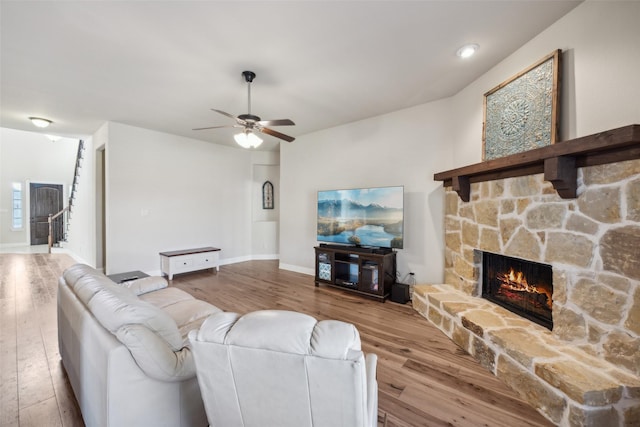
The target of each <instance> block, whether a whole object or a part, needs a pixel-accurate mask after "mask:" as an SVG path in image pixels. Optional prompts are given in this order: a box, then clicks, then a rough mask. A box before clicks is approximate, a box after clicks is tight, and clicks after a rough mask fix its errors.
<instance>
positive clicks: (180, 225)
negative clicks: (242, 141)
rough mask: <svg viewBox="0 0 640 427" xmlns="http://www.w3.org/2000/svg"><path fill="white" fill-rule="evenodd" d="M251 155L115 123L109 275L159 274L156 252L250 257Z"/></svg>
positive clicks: (109, 148) (109, 157) (109, 155)
mask: <svg viewBox="0 0 640 427" xmlns="http://www.w3.org/2000/svg"><path fill="white" fill-rule="evenodd" d="M252 162H253V160H252V152H251V151H249V150H243V149H236V148H231V147H226V146H220V145H216V144H211V143H208V142H203V141H198V140H193V139H189V138H184V137H179V136H175V135H169V134H166V133H161V132H156V131H151V130H147V129H141V128H136V127H132V126H127V125H123V124H119V123H109V131H108V141H107V144H106V179H107V188H106V205H107V208H106V225H107V230H106V235H107V237H106V252H107V253H106V258H107V260H106V262H107V266H106V271H107V273H108V274H111V273H115V272H123V271H129V270H142V271H145V272H150V273H157V272H159V270H160V258H159V255H158V253H159V252H162V251H169V250H178V249H187V248H192V247H201V246H215V247H218V248H221V249H222V252H221V254H220V258H221V262H222V263H223V264H224V263H229V262H235V261H240V260H245V259H251V256H252V189H253V186H252V184H253V179H252V173H253V170H252Z"/></svg>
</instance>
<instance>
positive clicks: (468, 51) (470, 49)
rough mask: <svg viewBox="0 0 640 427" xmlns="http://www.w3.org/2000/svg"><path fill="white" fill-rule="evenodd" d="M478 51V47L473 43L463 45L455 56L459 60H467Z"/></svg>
mask: <svg viewBox="0 0 640 427" xmlns="http://www.w3.org/2000/svg"><path fill="white" fill-rule="evenodd" d="M478 49H480V46H479V45H477V44H475V43H471V44H465V45H464V46H462V47H461V48H460V49H458V51H457V52H456V55H458V56H459V57H460V58H469V57H470V56H473V54H474V53H476V51H477V50H478Z"/></svg>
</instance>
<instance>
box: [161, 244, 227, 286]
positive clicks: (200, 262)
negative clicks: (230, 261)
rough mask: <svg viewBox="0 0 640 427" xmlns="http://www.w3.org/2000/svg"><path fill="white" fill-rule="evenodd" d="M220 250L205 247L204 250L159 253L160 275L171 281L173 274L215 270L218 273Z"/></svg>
mask: <svg viewBox="0 0 640 427" xmlns="http://www.w3.org/2000/svg"><path fill="white" fill-rule="evenodd" d="M219 253H220V249H218V248H212V247H210V246H207V247H205V248H196V249H185V250H180V251H169V252H160V268H161V270H162V274H166V275H167V276H169V280H172V279H173V275H174V274H179V273H187V272H190V271H198V270H206V269H208V268H211V269H213V268H215V269H216V271H220V260H219Z"/></svg>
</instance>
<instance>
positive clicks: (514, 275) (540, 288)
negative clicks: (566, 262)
mask: <svg viewBox="0 0 640 427" xmlns="http://www.w3.org/2000/svg"><path fill="white" fill-rule="evenodd" d="M482 297H483V298H486V299H488V300H489V301H492V302H494V303H496V304H498V305H500V306H502V307H504V308H506V309H507V310H509V311H511V312H513V313H515V314H518V315H520V316H522V317H525V318H527V319H529V320H531V321H533V322H535V323H537V324H539V325H541V326H544V327H545V328H547V329H549V330H553V316H552V307H553V272H552V268H551V266H550V265H547V264H541V263H537V262H533V261H527V260H524V259H519V258H513V257H509V256H505V255H500V254H494V253H491V252H482Z"/></svg>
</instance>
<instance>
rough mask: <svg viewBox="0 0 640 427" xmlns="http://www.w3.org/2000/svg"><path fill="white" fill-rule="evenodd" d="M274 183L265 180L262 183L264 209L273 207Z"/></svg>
mask: <svg viewBox="0 0 640 427" xmlns="http://www.w3.org/2000/svg"><path fill="white" fill-rule="evenodd" d="M273 197H274V195H273V184H272V183H271V181H265V182H264V184H262V209H273V202H274V200H273Z"/></svg>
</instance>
